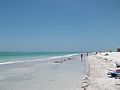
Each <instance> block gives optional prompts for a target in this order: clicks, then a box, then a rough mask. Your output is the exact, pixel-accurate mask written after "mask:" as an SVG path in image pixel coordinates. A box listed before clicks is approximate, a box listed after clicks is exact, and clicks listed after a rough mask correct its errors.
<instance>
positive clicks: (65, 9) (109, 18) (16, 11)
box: [0, 0, 120, 52]
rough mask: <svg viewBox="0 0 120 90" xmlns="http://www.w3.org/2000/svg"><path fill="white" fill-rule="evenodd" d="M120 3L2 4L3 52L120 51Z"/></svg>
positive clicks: (6, 0) (53, 0) (57, 0)
mask: <svg viewBox="0 0 120 90" xmlns="http://www.w3.org/2000/svg"><path fill="white" fill-rule="evenodd" d="M119 34H120V0H0V51H80V52H86V51H98V50H115V49H116V48H118V47H120V35H119Z"/></svg>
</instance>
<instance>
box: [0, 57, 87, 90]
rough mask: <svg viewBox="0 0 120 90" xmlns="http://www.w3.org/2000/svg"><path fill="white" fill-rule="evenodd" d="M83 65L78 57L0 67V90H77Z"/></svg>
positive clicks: (82, 72)
mask: <svg viewBox="0 0 120 90" xmlns="http://www.w3.org/2000/svg"><path fill="white" fill-rule="evenodd" d="M84 64H85V63H84V62H83V63H82V62H81V60H80V55H78V56H74V57H66V58H58V59H51V60H49V61H47V62H41V61H40V62H39V61H35V62H25V63H13V64H4V65H0V72H1V73H0V90H11V89H14V90H79V89H80V88H81V87H80V84H81V81H82V76H83V75H84ZM11 82H12V83H11ZM33 83H34V84H33ZM6 86H7V87H6Z"/></svg>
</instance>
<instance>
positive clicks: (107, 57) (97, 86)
mask: <svg viewBox="0 0 120 90" xmlns="http://www.w3.org/2000/svg"><path fill="white" fill-rule="evenodd" d="M87 62H88V63H89V65H90V67H89V68H88V70H87V71H88V72H89V74H88V75H86V76H85V77H86V78H84V80H83V90H120V79H116V78H113V77H110V76H109V75H107V73H108V70H109V69H116V64H115V63H116V62H120V53H119V52H104V53H98V54H97V55H95V54H93V55H90V56H89V57H88V58H87Z"/></svg>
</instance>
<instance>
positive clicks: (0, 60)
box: [0, 52, 78, 64]
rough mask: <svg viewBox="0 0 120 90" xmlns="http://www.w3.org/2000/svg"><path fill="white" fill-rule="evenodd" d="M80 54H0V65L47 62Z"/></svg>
mask: <svg viewBox="0 0 120 90" xmlns="http://www.w3.org/2000/svg"><path fill="white" fill-rule="evenodd" d="M74 54H76V55H77V54H78V52H0V64H8V63H15V62H24V61H31V60H32V61H36V60H39V61H40V60H46V59H52V58H59V57H67V56H69V55H74Z"/></svg>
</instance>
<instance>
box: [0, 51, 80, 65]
mask: <svg viewBox="0 0 120 90" xmlns="http://www.w3.org/2000/svg"><path fill="white" fill-rule="evenodd" d="M76 55H79V53H76V54H69V55H63V56H53V57H48V58H38V59H32V60H26V61H25V60H24V61H7V62H0V65H5V64H14V63H24V62H35V61H41V62H42V61H46V60H51V59H58V58H68V57H71V56H76Z"/></svg>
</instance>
